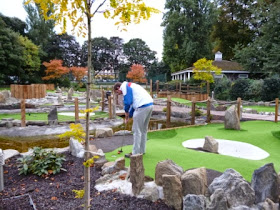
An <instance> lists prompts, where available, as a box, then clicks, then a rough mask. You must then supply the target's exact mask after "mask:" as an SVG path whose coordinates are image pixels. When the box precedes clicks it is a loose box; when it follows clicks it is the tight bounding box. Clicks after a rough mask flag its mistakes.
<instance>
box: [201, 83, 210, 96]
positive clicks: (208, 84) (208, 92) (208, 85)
mask: <svg viewBox="0 0 280 210" xmlns="http://www.w3.org/2000/svg"><path fill="white" fill-rule="evenodd" d="M200 93H201V91H200ZM207 96H210V83H209V81H207Z"/></svg>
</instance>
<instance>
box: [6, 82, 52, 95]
mask: <svg viewBox="0 0 280 210" xmlns="http://www.w3.org/2000/svg"><path fill="white" fill-rule="evenodd" d="M10 88H11V95H12V97H14V98H17V99H31V98H44V97H46V93H47V89H46V85H45V84H32V85H11V86H10Z"/></svg>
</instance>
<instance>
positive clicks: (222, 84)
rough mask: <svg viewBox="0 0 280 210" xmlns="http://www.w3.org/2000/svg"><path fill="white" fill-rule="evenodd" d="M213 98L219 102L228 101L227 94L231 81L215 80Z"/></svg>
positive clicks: (225, 79) (224, 78) (224, 79)
mask: <svg viewBox="0 0 280 210" xmlns="http://www.w3.org/2000/svg"><path fill="white" fill-rule="evenodd" d="M214 84H215V87H214V94H215V95H214V98H215V99H219V100H229V99H230V97H229V92H230V88H231V81H230V80H229V79H228V78H226V77H223V78H221V79H215V83H214Z"/></svg>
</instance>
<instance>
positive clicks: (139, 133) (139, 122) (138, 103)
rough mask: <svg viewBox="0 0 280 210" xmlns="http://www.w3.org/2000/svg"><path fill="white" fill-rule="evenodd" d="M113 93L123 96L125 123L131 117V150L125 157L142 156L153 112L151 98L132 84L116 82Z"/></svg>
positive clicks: (143, 90) (141, 88)
mask: <svg viewBox="0 0 280 210" xmlns="http://www.w3.org/2000/svg"><path fill="white" fill-rule="evenodd" d="M114 91H115V93H117V94H119V95H121V94H123V103H124V111H125V123H127V122H128V119H129V117H130V118H131V117H133V125H132V132H133V149H132V153H129V154H126V157H130V156H131V154H132V155H135V154H144V153H145V152H146V141H147V132H148V125H149V121H150V118H151V115H152V111H153V98H152V97H151V96H150V94H149V93H148V92H147V91H146V90H145V89H144V88H143V87H141V86H140V85H138V84H135V83H132V82H123V83H120V82H117V83H116V84H115V85H114Z"/></svg>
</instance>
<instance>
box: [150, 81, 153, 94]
mask: <svg viewBox="0 0 280 210" xmlns="http://www.w3.org/2000/svg"><path fill="white" fill-rule="evenodd" d="M150 95H151V96H152V98H153V80H152V79H150Z"/></svg>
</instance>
